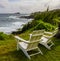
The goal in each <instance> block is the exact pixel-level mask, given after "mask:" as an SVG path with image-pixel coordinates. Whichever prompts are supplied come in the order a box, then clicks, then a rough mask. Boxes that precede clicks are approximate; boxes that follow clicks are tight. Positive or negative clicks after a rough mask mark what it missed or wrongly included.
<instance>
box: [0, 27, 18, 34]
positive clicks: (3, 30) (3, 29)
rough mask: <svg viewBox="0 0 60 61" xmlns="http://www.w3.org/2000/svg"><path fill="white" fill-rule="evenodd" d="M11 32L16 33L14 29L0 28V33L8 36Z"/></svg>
mask: <svg viewBox="0 0 60 61" xmlns="http://www.w3.org/2000/svg"><path fill="white" fill-rule="evenodd" d="M12 31H17V30H16V29H14V28H10V27H0V32H4V33H6V34H10V33H12Z"/></svg>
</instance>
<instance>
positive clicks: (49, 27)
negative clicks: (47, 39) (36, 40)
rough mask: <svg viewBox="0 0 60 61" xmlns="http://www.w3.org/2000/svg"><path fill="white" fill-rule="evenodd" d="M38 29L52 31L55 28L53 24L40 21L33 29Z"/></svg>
mask: <svg viewBox="0 0 60 61" xmlns="http://www.w3.org/2000/svg"><path fill="white" fill-rule="evenodd" d="M39 29H45V30H46V31H52V30H54V29H55V26H53V25H51V24H49V23H46V22H43V21H40V22H39V24H38V25H37V26H35V28H34V30H39Z"/></svg>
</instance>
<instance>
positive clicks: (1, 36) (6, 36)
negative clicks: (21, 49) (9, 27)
mask: <svg viewBox="0 0 60 61" xmlns="http://www.w3.org/2000/svg"><path fill="white" fill-rule="evenodd" d="M7 38H9V37H8V35H6V34H4V33H3V32H0V40H6V39H7Z"/></svg>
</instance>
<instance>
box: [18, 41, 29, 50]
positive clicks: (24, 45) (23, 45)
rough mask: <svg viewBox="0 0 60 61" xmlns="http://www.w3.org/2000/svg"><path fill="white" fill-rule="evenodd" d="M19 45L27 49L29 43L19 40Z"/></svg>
mask: <svg viewBox="0 0 60 61" xmlns="http://www.w3.org/2000/svg"><path fill="white" fill-rule="evenodd" d="M19 45H20V46H21V47H22V48H24V49H27V46H28V44H27V43H24V42H19Z"/></svg>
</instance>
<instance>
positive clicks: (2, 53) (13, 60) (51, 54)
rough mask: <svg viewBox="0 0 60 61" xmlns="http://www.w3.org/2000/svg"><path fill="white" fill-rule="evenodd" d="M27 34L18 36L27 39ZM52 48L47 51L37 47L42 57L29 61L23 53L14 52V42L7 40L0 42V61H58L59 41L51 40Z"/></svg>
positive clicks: (34, 57)
mask: <svg viewBox="0 0 60 61" xmlns="http://www.w3.org/2000/svg"><path fill="white" fill-rule="evenodd" d="M28 34H29V32H25V33H23V34H20V35H19V36H20V37H22V38H24V39H27V40H28V39H29V35H28ZM53 42H54V44H55V45H54V46H53V47H52V49H51V50H50V51H49V50H47V49H46V48H45V47H44V46H42V45H39V48H40V49H41V50H42V52H43V53H44V55H41V54H38V55H35V56H32V57H31V60H29V59H28V58H27V57H26V56H25V55H24V53H23V52H22V51H21V50H19V51H17V50H16V40H15V39H14V38H9V39H7V40H0V61H60V39H56V38H53Z"/></svg>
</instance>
